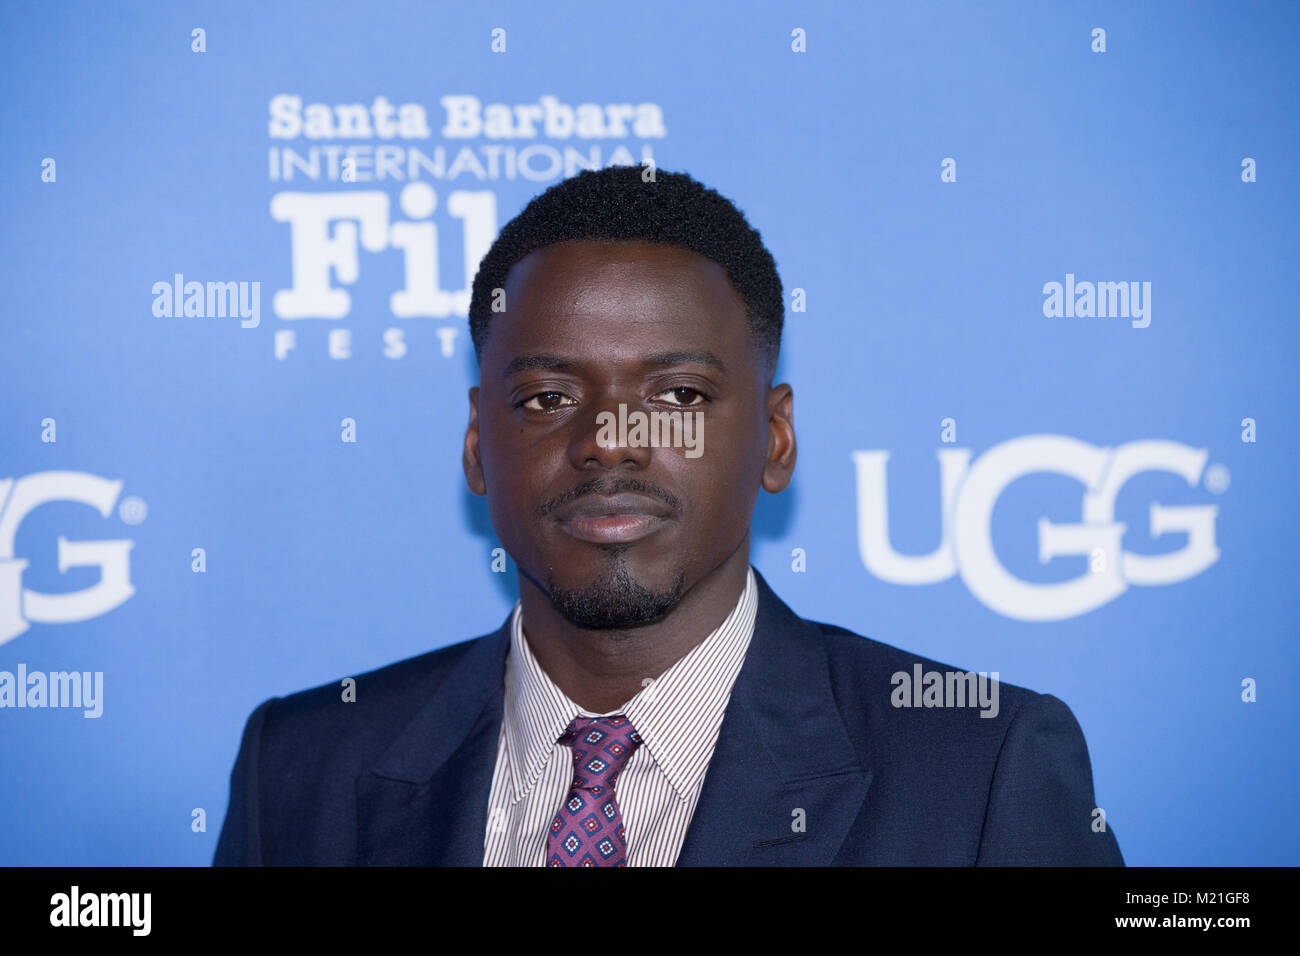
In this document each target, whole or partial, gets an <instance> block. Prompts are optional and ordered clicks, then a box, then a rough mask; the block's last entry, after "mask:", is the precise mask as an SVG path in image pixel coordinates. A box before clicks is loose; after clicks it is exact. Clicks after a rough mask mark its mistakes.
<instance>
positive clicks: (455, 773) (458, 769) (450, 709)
mask: <svg viewBox="0 0 1300 956" xmlns="http://www.w3.org/2000/svg"><path fill="white" fill-rule="evenodd" d="M509 647H510V628H509V618H508V617H507V619H506V623H505V624H503V625H502V626H501V628H500V629H499V630H497V631H496V632H495V633H493V634H490V635H488V636H486V637H484V638H482V639H480V640H479V641H477V642H476V643H475V644H474V645H473V646H472V647H471V648H470V649H469V650H468V651H466V652H465V656H464V657H463V658H462V659H461V660H460V661H459V662H458V663H457V664H456V665H455V666H454V667H453V669H452V670H451V671H450V672H449V673H448V674H447V675H446V677H444V679H443V682H442V684H441V686H439V687H438V688H436V693H431V694H429V699H428V700H427V701H426V703H425V704H424V706H423V707H422V708H421V709H420V711H419V712H418V713H417V714H416V716H415V717H414V718H413V719H412V720H411V722H410V723H409V724H408V725H407V726H406V727H405V728H404V729H403V731H402V733H401V734H400V735H399V736H398V737H397V738H396V739H395V740H394V741H393V744H392V745H391V746H390V747H389V748H388V750H387V751H385V753H384V755H383V757H381V758H380V760H379V762H378V763H377V764H376V765H375V767H374V768H373V769H372V770H371V771H370V772H369V773H367V774H363V775H362V776H360V777H359V778H358V779H357V821H358V828H359V829H358V837H357V856H358V860H359V862H360V863H362V864H364V865H370V866H376V865H377V866H481V865H482V863H483V840H484V837H485V836H486V833H487V829H486V828H487V806H488V798H489V796H490V792H491V788H492V773H493V770H494V769H495V767H496V756H497V743H498V738H499V735H500V733H501V721H502V715H503V712H504V706H505V658H506V653H507V651H508V650H509Z"/></svg>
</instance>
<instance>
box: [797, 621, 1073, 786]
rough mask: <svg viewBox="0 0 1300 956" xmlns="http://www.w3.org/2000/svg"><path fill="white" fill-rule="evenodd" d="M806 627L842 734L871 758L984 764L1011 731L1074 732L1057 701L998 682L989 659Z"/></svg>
mask: <svg viewBox="0 0 1300 956" xmlns="http://www.w3.org/2000/svg"><path fill="white" fill-rule="evenodd" d="M807 623H808V624H809V625H810V626H811V627H812V628H813V629H814V630H815V631H816V632H817V633H818V634H819V635H820V636H821V643H822V646H823V647H824V649H825V652H826V659H827V667H828V673H829V676H830V681H831V689H832V692H833V695H834V697H835V701H836V704H837V707H838V708H839V711H840V714H841V717H842V718H843V720H844V722H845V726H846V729H847V730H848V731H849V733H850V736H851V737H853V738H854V739H855V740H856V741H857V742H859V743H860V744H861V748H862V749H863V750H864V751H869V752H870V753H871V755H872V757H873V759H874V760H876V761H879V760H881V759H890V758H891V756H892V757H896V758H897V759H898V760H900V761H902V762H909V761H924V762H927V763H930V762H934V761H939V762H941V763H942V764H944V765H946V766H950V767H953V768H957V767H961V766H968V767H969V766H972V765H980V764H984V765H987V766H989V767H991V766H992V762H995V761H996V759H997V756H998V753H999V751H1000V750H1001V749H1002V745H1003V743H1004V741H1005V740H1006V738H1007V735H1008V734H1009V733H1010V731H1011V729H1012V727H1016V728H1017V730H1018V731H1021V730H1023V729H1024V728H1025V727H1027V726H1030V727H1033V726H1037V725H1040V724H1052V725H1059V724H1061V723H1066V724H1069V725H1071V726H1074V727H1075V728H1076V729H1077V725H1076V724H1074V717H1073V715H1072V714H1071V713H1070V710H1069V708H1068V707H1066V705H1065V704H1064V703H1063V702H1061V701H1060V700H1058V699H1057V698H1055V697H1053V696H1051V695H1050V694H1042V693H1038V692H1036V691H1034V690H1030V689H1029V688H1027V687H1022V686H1020V685H1017V684H1012V683H1007V682H1004V681H1003V680H1002V679H1001V674H1000V671H999V668H998V665H997V663H996V662H990V661H964V662H962V663H961V664H952V663H948V662H944V661H939V660H935V659H933V658H930V657H926V656H924V655H921V654H916V653H912V652H910V651H907V650H904V649H903V648H900V647H896V646H894V645H891V644H885V643H883V642H881V641H878V640H874V639H872V638H869V637H864V636H863V635H861V634H857V633H854V632H853V631H850V630H848V629H847V628H844V627H839V626H837V625H834V624H827V623H823V622H819V621H808V622H807Z"/></svg>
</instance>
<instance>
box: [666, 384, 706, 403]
mask: <svg viewBox="0 0 1300 956" xmlns="http://www.w3.org/2000/svg"><path fill="white" fill-rule="evenodd" d="M659 395H672V396H673V398H674V399H677V400H676V401H672V402H670V403H669V404H671V405H682V406H684V407H688V408H689V407H692V406H696V405H703V404H705V403H706V402H708V401H709V397H708V396H707V395H705V394H704V393H703V392H701V391H700V390H699V389H697V388H691V387H690V386H689V385H678V386H677V387H676V388H669V389H665V390H664V391H662V392H660V393H659ZM659 395H656V396H654V397H655V398H658V397H659ZM697 398H698V399H699V401H698V402H697V401H695V399H697Z"/></svg>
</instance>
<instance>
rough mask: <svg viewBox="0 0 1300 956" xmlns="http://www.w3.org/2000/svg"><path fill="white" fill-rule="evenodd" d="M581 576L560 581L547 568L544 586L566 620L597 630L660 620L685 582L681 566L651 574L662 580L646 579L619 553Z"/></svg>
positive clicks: (682, 589) (674, 601) (674, 605)
mask: <svg viewBox="0 0 1300 956" xmlns="http://www.w3.org/2000/svg"><path fill="white" fill-rule="evenodd" d="M584 577H585V579H584V580H582V581H577V582H574V581H561V580H559V579H558V577H557V576H556V574H555V573H554V572H551V573H550V574H548V575H547V581H546V590H547V593H548V595H549V597H550V599H551V604H552V606H554V608H555V609H556V611H558V612H559V613H560V615H561V616H562V617H564V618H565V620H567V621H568V622H569V623H570V624H573V625H574V626H575V627H582V628H587V629H590V630H601V631H603V630H617V629H625V628H633V627H644V626H645V625H647V624H654V623H656V622H657V621H661V620H663V618H664V617H666V616H667V615H668V614H669V613H670V612H671V611H672V610H673V608H675V607H676V606H677V604H678V602H679V601H681V599H682V593H683V591H684V589H685V582H686V572H685V570H684V569H681V568H678V569H676V570H675V571H673V570H671V569H665V572H664V573H662V574H657V575H655V577H656V578H659V579H660V580H661V581H662V583H658V582H648V581H646V579H645V577H644V576H643V575H640V574H637V573H636V572H634V571H632V570H630V569H629V568H628V565H627V562H626V561H625V560H624V558H623V556H622V554H621V553H620V554H616V555H614V556H613V559H612V560H611V561H610V563H609V565H608V567H607V569H606V570H605V571H604V572H603V573H600V572H597V573H595V574H589V575H586V576H584Z"/></svg>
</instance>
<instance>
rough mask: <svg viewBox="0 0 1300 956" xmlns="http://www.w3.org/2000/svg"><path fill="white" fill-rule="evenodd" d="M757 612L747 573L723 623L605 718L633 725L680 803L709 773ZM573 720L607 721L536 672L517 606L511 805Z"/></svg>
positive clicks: (510, 676)
mask: <svg viewBox="0 0 1300 956" xmlns="http://www.w3.org/2000/svg"><path fill="white" fill-rule="evenodd" d="M757 612H758V585H757V582H756V581H755V579H754V569H753V568H752V567H750V568H749V569H748V571H747V573H746V575H745V588H744V590H743V591H742V592H741V594H740V598H739V599H738V600H737V601H736V606H735V607H734V608H733V609H732V610H731V613H730V614H728V615H727V618H726V620H724V621H723V622H722V623H721V624H720V625H718V627H717V628H716V629H715V630H714V631H713V632H712V633H711V634H709V636H708V637H706V638H705V639H704V640H703V641H702V642H700V643H699V644H698V645H696V646H695V647H694V648H692V649H691V651H690V652H689V653H687V654H686V655H685V656H683V657H682V658H681V659H680V660H678V661H677V662H676V663H675V664H673V665H672V666H671V667H669V668H668V670H666V671H664V673H663V674H662V675H660V677H659V679H658V680H650V679H649V678H647V680H646V682H645V686H644V687H643V688H642V689H641V690H640V691H639V692H638V693H637V694H636V695H635V696H634V697H633V698H632V699H631V700H629V701H628V702H627V703H626V704H624V705H623V706H622V707H620V708H618V709H617V710H613V711H610V713H620V714H626V715H627V717H628V719H629V720H631V721H632V724H633V726H635V727H636V729H637V732H638V733H639V734H640V735H641V741H642V746H644V747H645V748H646V749H647V750H649V751H650V755H651V756H652V757H653V758H654V761H655V763H656V764H657V765H658V767H659V768H660V769H661V770H662V771H663V773H664V775H665V776H667V778H668V780H669V782H670V783H671V784H672V786H673V789H674V790H675V791H676V792H677V795H678V797H680V798H682V799H686V798H687V797H689V796H690V795H691V793H692V792H693V791H694V790H695V788H696V786H698V784H699V782H700V779H701V778H702V777H703V775H704V771H705V770H706V769H708V765H709V759H710V758H711V757H712V755H713V745H714V744H715V743H716V742H717V738H718V732H719V730H720V729H721V727H722V718H723V716H724V714H725V712H726V709H727V701H728V700H730V698H731V688H732V685H733V684H734V683H735V681H736V675H737V674H739V673H740V667H741V665H742V664H743V663H744V662H745V653H746V651H747V650H748V649H749V642H750V640H751V639H752V637H753V634H754V620H755V617H756V615H757ZM575 716H583V717H599V716H606V715H603V714H593V713H592V712H591V711H588V710H584V709H583V708H581V707H579V706H578V705H577V704H576V703H574V702H573V701H572V700H570V699H569V697H568V695H566V694H565V693H564V692H563V691H562V690H560V688H559V687H557V686H556V685H555V682H554V681H552V680H551V678H550V677H549V676H548V675H547V674H546V672H545V671H544V670H542V667H541V665H540V664H538V663H537V658H535V657H534V656H533V652H532V649H531V648H530V647H529V646H528V641H527V640H526V639H525V635H524V629H523V604H522V602H519V601H516V602H515V607H514V611H513V612H512V614H511V616H510V654H509V655H508V656H507V658H506V699H505V715H504V722H505V738H506V759H507V760H508V761H509V764H510V779H511V783H512V785H513V788H514V796H515V799H516V800H518V799H520V798H522V797H523V796H524V795H525V794H527V793H529V792H530V791H531V790H532V788H533V786H534V785H535V784H536V783H537V778H538V777H539V776H540V775H541V772H542V768H543V767H545V766H546V761H547V760H548V759H550V757H551V754H552V752H553V750H554V747H555V742H556V740H557V739H558V738H559V736H560V734H562V733H563V732H564V729H565V728H566V727H567V726H568V725H569V721H571V720H572V719H573V718H574V717H575Z"/></svg>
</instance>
